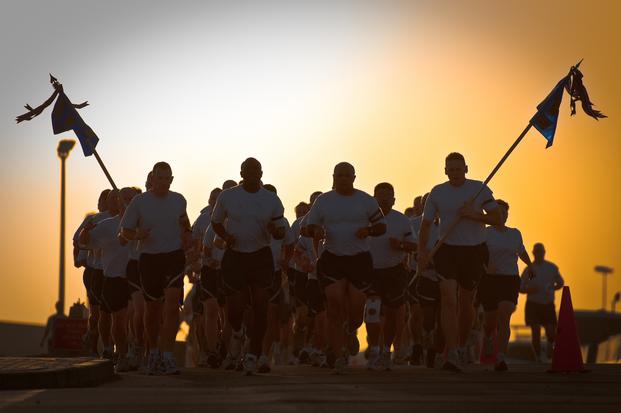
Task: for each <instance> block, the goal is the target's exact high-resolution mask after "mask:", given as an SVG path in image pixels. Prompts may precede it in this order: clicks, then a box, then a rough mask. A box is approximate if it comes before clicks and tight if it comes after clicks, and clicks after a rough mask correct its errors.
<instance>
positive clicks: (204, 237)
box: [192, 188, 222, 368]
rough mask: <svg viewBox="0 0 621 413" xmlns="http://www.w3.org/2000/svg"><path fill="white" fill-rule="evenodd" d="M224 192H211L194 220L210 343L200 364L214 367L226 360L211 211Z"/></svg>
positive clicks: (200, 287)
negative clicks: (221, 343) (221, 340)
mask: <svg viewBox="0 0 621 413" xmlns="http://www.w3.org/2000/svg"><path fill="white" fill-rule="evenodd" d="M220 193H222V190H221V189H220V188H214V189H213V190H212V191H211V193H210V194H209V201H208V204H207V206H206V207H205V208H203V209H202V210H201V213H200V215H199V217H198V218H196V221H194V224H192V238H193V248H194V249H196V250H197V251H200V254H199V257H200V258H199V261H200V268H201V270H200V279H199V284H198V290H197V291H198V294H197V296H196V298H195V301H196V303H195V305H200V306H202V307H203V316H204V324H205V327H204V330H205V335H206V341H207V346H206V348H201V354H200V359H201V360H200V361H199V365H203V364H206V365H207V366H209V367H211V368H218V367H220V364H221V363H222V360H221V359H220V356H219V355H218V353H217V351H216V350H217V344H218V341H219V335H218V333H219V327H218V322H219V318H220V317H219V313H220V306H219V304H218V296H219V294H218V289H219V285H220V267H219V266H220V259H217V261H216V262H214V261H215V260H214V256H215V255H214V256H212V249H213V241H214V236H215V234H214V232H213V229H212V228H211V214H212V212H213V207H214V206H215V205H216V202H217V200H218V197H219V196H220Z"/></svg>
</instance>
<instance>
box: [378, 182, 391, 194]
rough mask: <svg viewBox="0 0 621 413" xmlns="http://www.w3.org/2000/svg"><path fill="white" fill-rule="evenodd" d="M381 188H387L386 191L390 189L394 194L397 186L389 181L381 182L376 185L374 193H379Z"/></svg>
mask: <svg viewBox="0 0 621 413" xmlns="http://www.w3.org/2000/svg"><path fill="white" fill-rule="evenodd" d="M381 190H386V191H390V192H392V193H393V194H394V193H395V188H394V187H393V186H392V185H391V184H389V183H388V182H380V183H379V184H377V185H375V189H374V190H373V194H377V192H378V191H381Z"/></svg>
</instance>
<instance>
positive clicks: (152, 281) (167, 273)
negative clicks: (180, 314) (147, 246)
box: [138, 249, 185, 301]
mask: <svg viewBox="0 0 621 413" xmlns="http://www.w3.org/2000/svg"><path fill="white" fill-rule="evenodd" d="M184 270H185V253H184V252H183V250H181V249H179V250H175V251H171V252H164V253H160V254H146V253H142V254H140V259H139V260H138V272H139V273H140V284H141V285H142V291H143V293H144V298H145V300H147V301H157V300H161V299H163V298H164V290H165V289H166V288H183V276H184ZM181 299H182V300H183V295H182V296H181Z"/></svg>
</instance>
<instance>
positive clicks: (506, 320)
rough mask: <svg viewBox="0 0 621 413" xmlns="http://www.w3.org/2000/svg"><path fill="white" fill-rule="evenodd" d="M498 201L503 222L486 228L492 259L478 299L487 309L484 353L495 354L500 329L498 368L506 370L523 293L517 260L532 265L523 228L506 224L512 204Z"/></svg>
mask: <svg viewBox="0 0 621 413" xmlns="http://www.w3.org/2000/svg"><path fill="white" fill-rule="evenodd" d="M496 203H497V204H498V206H499V208H500V212H501V213H502V221H501V223H500V224H499V225H492V226H489V227H487V228H486V234H487V238H486V244H487V248H488V250H489V262H488V265H487V274H485V275H484V276H483V279H482V280H481V284H480V285H479V289H478V298H479V301H480V302H481V303H482V304H483V309H484V310H485V338H484V341H483V354H485V355H486V356H488V357H491V356H493V354H494V341H493V334H494V332H495V331H496V330H498V333H497V335H496V339H497V343H498V355H497V357H496V365H495V366H494V369H495V370H496V371H505V370H507V363H506V361H505V356H506V354H507V346H508V344H509V336H510V335H511V328H510V321H511V314H513V312H514V311H515V307H516V306H517V302H518V295H519V294H520V275H519V270H518V265H517V260H518V258H520V259H521V260H522V261H523V262H524V263H525V264H526V265H527V266H528V267H529V268H530V266H531V262H530V257H529V256H528V253H527V252H526V249H525V248H524V243H523V241H522V234H521V233H520V231H519V230H518V229H517V228H509V227H507V225H506V222H507V219H508V217H509V204H508V203H506V202H505V201H503V200H501V199H498V200H496ZM531 270H532V269H531Z"/></svg>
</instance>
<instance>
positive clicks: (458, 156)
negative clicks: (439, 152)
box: [445, 152, 466, 163]
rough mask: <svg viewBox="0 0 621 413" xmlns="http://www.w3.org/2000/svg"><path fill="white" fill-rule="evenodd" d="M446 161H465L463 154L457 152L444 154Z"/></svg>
mask: <svg viewBox="0 0 621 413" xmlns="http://www.w3.org/2000/svg"><path fill="white" fill-rule="evenodd" d="M448 161H462V162H463V163H466V158H464V155H462V154H461V153H459V152H451V153H449V154H448V155H446V160H445V162H448Z"/></svg>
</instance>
